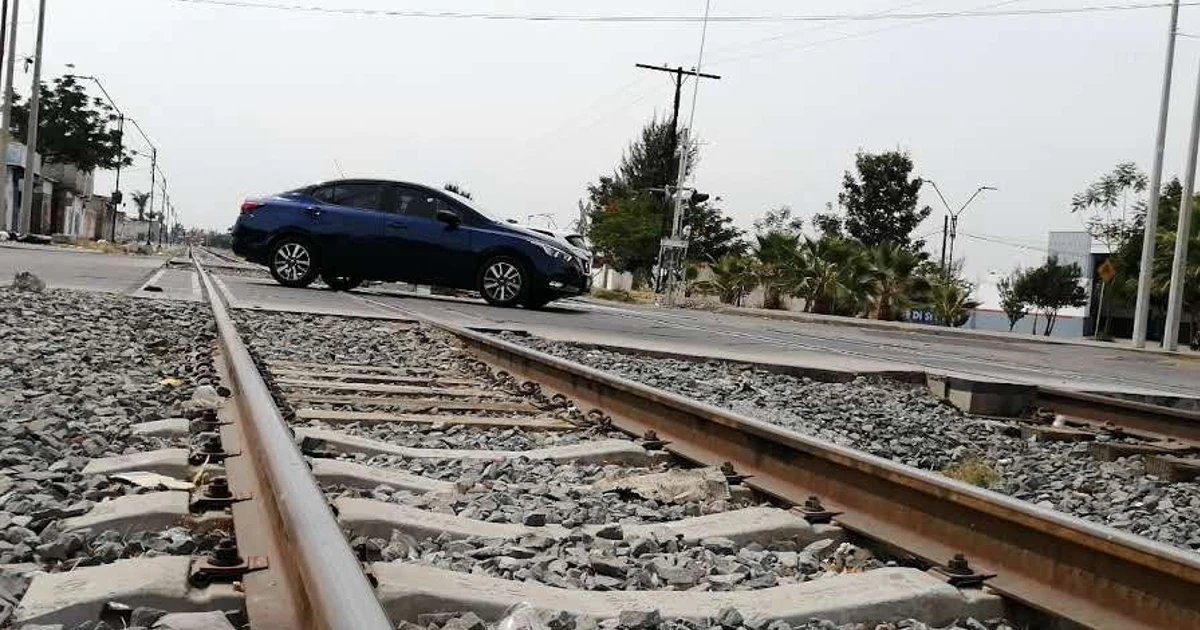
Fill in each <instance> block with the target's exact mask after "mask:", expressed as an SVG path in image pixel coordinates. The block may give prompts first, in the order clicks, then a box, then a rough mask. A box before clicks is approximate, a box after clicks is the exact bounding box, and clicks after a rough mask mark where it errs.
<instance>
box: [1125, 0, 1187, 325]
mask: <svg viewBox="0 0 1200 630" xmlns="http://www.w3.org/2000/svg"><path fill="white" fill-rule="evenodd" d="M1178 24H1179V0H1175V1H1174V2H1172V3H1171V24H1170V27H1169V28H1168V29H1167V62H1166V64H1165V67H1164V68H1163V85H1162V100H1161V101H1160V103H1159V106H1158V135H1157V136H1156V138H1155V140H1154V167H1153V169H1151V171H1150V200H1149V202H1148V203H1147V204H1146V220H1145V223H1144V226H1145V230H1146V232H1145V234H1143V235H1142V260H1141V263H1142V266H1141V269H1139V271H1138V288H1137V301H1136V303H1135V305H1134V312H1133V347H1135V348H1145V347H1146V327H1147V326H1148V324H1149V319H1150V282H1151V280H1152V279H1153V271H1154V270H1153V269H1151V267H1153V266H1154V241H1155V239H1156V238H1157V236H1158V197H1159V195H1160V194H1161V190H1160V189H1161V188H1162V166H1163V145H1165V144H1166V142H1167V110H1168V108H1169V107H1170V105H1171V69H1172V66H1173V65H1174V63H1175V35H1176V27H1177V25H1178Z"/></svg>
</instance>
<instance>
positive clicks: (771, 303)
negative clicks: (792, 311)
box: [754, 232, 804, 309]
mask: <svg viewBox="0 0 1200 630" xmlns="http://www.w3.org/2000/svg"><path fill="white" fill-rule="evenodd" d="M755 239H756V240H755V244H754V257H755V258H756V259H757V260H758V279H759V282H761V283H762V287H763V308H770V309H782V308H784V304H783V298H784V297H785V296H789V295H792V294H794V293H795V292H796V290H797V289H798V288H799V286H800V284H801V282H802V281H803V276H804V269H803V267H804V265H803V263H804V260H803V258H802V257H801V256H800V253H799V245H800V237H798V236H796V235H794V234H788V233H787V232H768V233H766V234H759V235H758V236H756V237H755Z"/></svg>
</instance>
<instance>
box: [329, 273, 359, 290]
mask: <svg viewBox="0 0 1200 630" xmlns="http://www.w3.org/2000/svg"><path fill="white" fill-rule="evenodd" d="M321 281H322V282H324V283H325V284H326V285H327V286H328V287H329V288H330V289H333V290H334V291H349V290H351V289H356V288H358V285H360V284H362V278H351V277H349V276H331V275H329V274H325V273H323V274H321Z"/></svg>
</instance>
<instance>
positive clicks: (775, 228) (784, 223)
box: [754, 206, 804, 235]
mask: <svg viewBox="0 0 1200 630" xmlns="http://www.w3.org/2000/svg"><path fill="white" fill-rule="evenodd" d="M754 231H755V232H756V233H758V234H769V233H771V232H780V233H784V234H792V235H799V234H800V233H801V232H803V231H804V219H801V218H800V217H797V216H793V215H792V207H791V206H779V207H778V208H776V209H774V210H767V211H766V213H765V214H763V215H762V216H761V217H759V218H757V219H755V220H754Z"/></svg>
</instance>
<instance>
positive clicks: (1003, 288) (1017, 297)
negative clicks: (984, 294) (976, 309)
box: [996, 269, 1029, 332]
mask: <svg viewBox="0 0 1200 630" xmlns="http://www.w3.org/2000/svg"><path fill="white" fill-rule="evenodd" d="M1023 275H1024V274H1023V272H1022V271H1021V270H1020V269H1014V270H1013V272H1012V273H1011V274H1009V275H1008V276H1007V277H1005V278H1002V279H1001V280H1000V281H999V282H998V283H996V289H997V290H998V291H999V293H1000V308H1002V309H1004V315H1005V317H1007V318H1008V332H1012V330H1013V328H1015V327H1016V326H1017V322H1019V321H1021V319H1023V318H1024V317H1025V316H1026V315H1028V314H1029V305H1028V304H1027V303H1026V301H1025V300H1026V297H1025V296H1024V295H1021V292H1020V291H1019V289H1020V288H1021V287H1020V284H1021V277H1022V276H1023Z"/></svg>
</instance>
